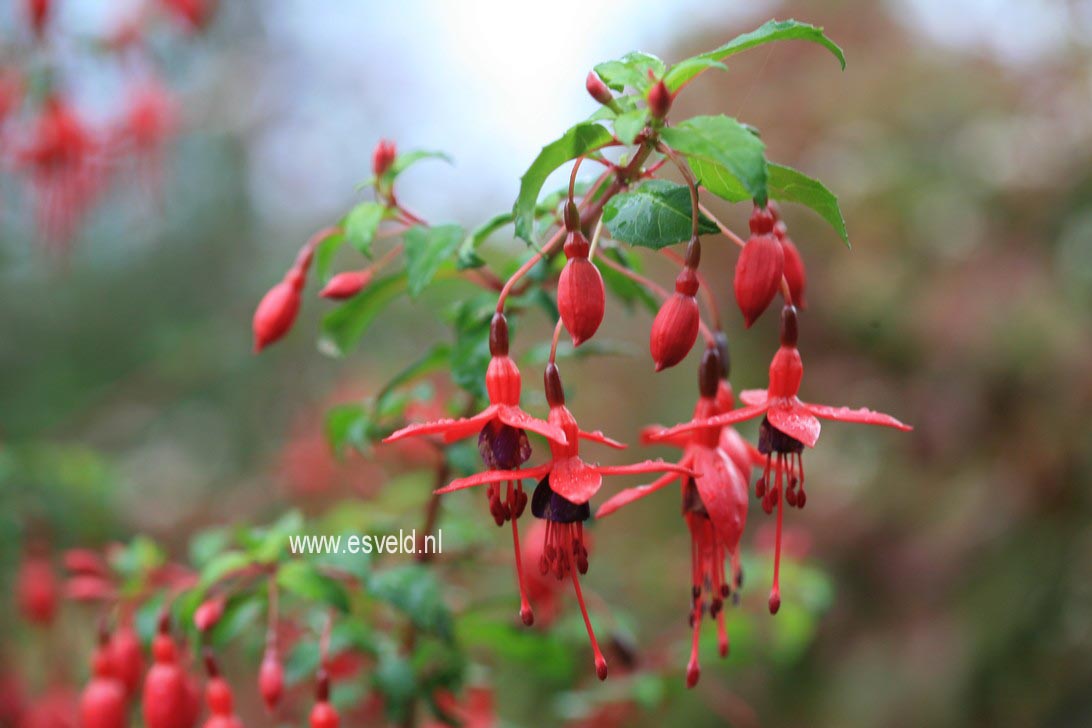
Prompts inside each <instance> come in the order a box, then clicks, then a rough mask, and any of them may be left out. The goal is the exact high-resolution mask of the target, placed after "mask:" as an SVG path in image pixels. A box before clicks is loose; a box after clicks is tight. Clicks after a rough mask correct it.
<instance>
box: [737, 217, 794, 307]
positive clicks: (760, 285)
mask: <svg viewBox="0 0 1092 728" xmlns="http://www.w3.org/2000/svg"><path fill="white" fill-rule="evenodd" d="M750 226H751V236H750V237H749V238H747V243H746V244H745V245H744V246H743V250H741V251H740V253H739V260H737V261H736V273H735V278H734V280H733V288H734V289H735V293H736V303H737V304H739V310H740V311H741V312H742V313H743V322H744V324H745V325H746V326H747V328H750V327H751V324H753V323H754V322H755V321H756V320H757V319H758V317H759V316H761V315H762V312H763V311H765V310H766V307H767V306H769V305H770V302H771V301H773V299H774V296H776V295H777V289H778V286H780V285H781V275H782V273H783V272H784V267H785V254H784V252H783V251H782V249H781V243H779V242H778V240H777V238H776V237H774V234H773V228H774V216H773V213H772V212H770V210H769V208H767V207H759V206H758V205H757V204H756V205H755V208H754V211H753V212H752V213H751V220H750Z"/></svg>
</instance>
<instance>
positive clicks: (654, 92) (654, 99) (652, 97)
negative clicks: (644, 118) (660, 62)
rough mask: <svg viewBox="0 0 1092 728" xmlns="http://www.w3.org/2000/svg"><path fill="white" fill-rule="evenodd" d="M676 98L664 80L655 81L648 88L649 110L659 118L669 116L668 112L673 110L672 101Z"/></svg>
mask: <svg viewBox="0 0 1092 728" xmlns="http://www.w3.org/2000/svg"><path fill="white" fill-rule="evenodd" d="M674 100H675V97H674V96H672V95H671V91H669V90H668V88H667V84H666V83H664V82H663V81H662V80H661V81H657V82H656V83H654V84H653V85H652V88H650V89H649V90H648V110H649V111H650V112H652V116H653V117H655V118H657V119H662V118H664V117H665V116H667V112H668V111H670V110H671V102H672V101H674Z"/></svg>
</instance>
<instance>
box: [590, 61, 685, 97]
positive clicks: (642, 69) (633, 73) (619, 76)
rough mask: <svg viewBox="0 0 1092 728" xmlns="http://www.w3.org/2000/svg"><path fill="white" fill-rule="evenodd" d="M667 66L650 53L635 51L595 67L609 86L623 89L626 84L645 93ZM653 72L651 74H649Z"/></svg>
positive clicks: (619, 89) (614, 88)
mask: <svg viewBox="0 0 1092 728" xmlns="http://www.w3.org/2000/svg"><path fill="white" fill-rule="evenodd" d="M666 68H667V66H666V65H665V64H664V62H663V61H661V60H660V59H659V58H657V57H656V56H654V55H652V54H650V53H641V52H639V51H633V52H631V53H627V54H626V55H624V56H622V57H621V58H619V59H618V60H617V61H606V62H604V63H600V64H599V65H598V66H596V67H595V72H596V73H598V74H599V78H601V79H603V83H605V84H606V85H607V88H611V89H613V90H615V91H622V90H624V89H625V87H626V86H629V87H630V88H632V89H634V90H636V91H639V92H640V93H641V94H644V93H645V91H647V90H648V87H649V86H651V85H652V82H653V80H654V79H658V78H660V77H661V76H663V74H664V71H665V70H666ZM649 72H651V74H652V75H651V76H649Z"/></svg>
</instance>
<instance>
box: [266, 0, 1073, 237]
mask: <svg viewBox="0 0 1092 728" xmlns="http://www.w3.org/2000/svg"><path fill="white" fill-rule="evenodd" d="M888 4H889V6H890V7H891V9H892V11H893V13H894V15H895V17H897V18H900V19H901V20H902V21H903V22H905V23H906V24H907V25H908V26H909V27H910V28H911V29H913V30H915V31H917V32H919V33H921V34H923V35H924V36H925V37H926V38H927V39H928V40H930V41H932V42H936V43H938V44H940V45H944V46H948V47H950V48H954V49H959V50H963V51H965V52H968V53H971V54H986V55H992V56H995V57H997V58H998V59H1000V60H1001V61H1002V62H1006V63H1010V64H1012V65H1014V66H1016V65H1019V64H1024V63H1030V62H1034V61H1036V60H1038V59H1041V58H1043V57H1044V56H1049V54H1050V53H1051V52H1053V51H1056V50H1058V49H1059V48H1061V47H1063V46H1064V45H1065V42H1066V39H1067V38H1070V37H1072V36H1071V34H1074V33H1077V32H1079V30H1078V29H1077V27H1078V26H1083V27H1085V28H1087V27H1088V26H1089V25H1090V24H1092V2H1089V1H1088V0H1081V1H1080V2H1055V1H1053V0H889V2H888ZM669 5H670V7H671V9H670V10H669V11H665V10H664V8H665V7H667V6H668V4H665V3H662V2H633V0H628V1H626V0H557V1H555V2H552V3H550V4H549V5H546V4H543V3H538V2H513V1H512V0H507V1H506V0H460V1H458V2H441V1H440V0H432V1H429V0H404V1H403V2H398V3H380V2H376V3H355V2H353V3H350V2H340V3H329V4H328V3H315V2H313V0H286V1H285V2H280V3H277V4H270V6H269V7H270V9H271V10H275V12H274V13H273V15H272V16H271V17H270V18H268V21H267V22H268V32H269V34H270V45H271V47H273V48H275V49H276V51H277V63H276V66H275V67H274V68H272V69H270V73H269V76H268V77H267V78H266V79H264V81H265V83H267V84H272V88H267V89H266V92H267V93H269V94H270V96H274V97H280V99H281V103H280V104H278V106H279V107H280V108H279V113H278V116H280V117H281V118H280V121H279V122H278V123H277V124H276V125H275V126H274V127H273V128H272V129H270V130H269V132H268V133H267V134H265V135H264V136H263V137H262V138H261V139H260V141H259V142H258V144H257V147H256V149H255V152H256V154H255V156H254V158H253V163H254V167H253V175H252V180H253V191H254V192H255V198H256V200H257V201H258V204H259V206H260V208H261V210H262V212H263V215H264V216H266V218H267V220H268V221H269V222H270V223H272V224H278V223H279V222H281V221H282V218H283V222H289V221H290V219H291V218H293V217H294V218H296V219H299V218H300V217H303V218H305V219H306V218H309V217H311V216H312V215H313V216H314V217H315V218H316V219H317V218H323V217H325V218H328V217H330V216H332V215H337V214H339V213H340V212H341V211H343V210H344V209H345V205H346V204H347V203H348V202H349V201H350V200H351V199H352V197H351V191H352V189H353V187H354V185H355V184H356V183H357V182H359V181H360V180H362V179H364V178H365V177H367V176H368V173H369V172H368V167H369V154H370V150H371V146H372V144H373V143H374V142H375V140H376V139H377V138H379V137H380V136H383V137H391V138H394V139H395V140H396V141H397V142H398V143H399V145H400V146H401V147H402V148H407V149H408V148H412V147H424V148H430V149H441V150H444V151H447V152H448V153H450V154H451V155H452V156H453V157H454V158H455V162H456V166H455V167H454V168H451V169H443V168H440V167H435V168H433V169H428V170H425V169H419V170H417V171H415V172H413V173H411V175H410V176H409V177H408V178H407V179H406V181H405V186H406V194H405V199H406V201H407V202H410V201H412V202H413V204H415V205H416V206H417V207H418V208H420V209H422V210H426V211H428V215H429V217H430V218H432V219H436V220H442V219H456V220H458V219H459V218H460V217H464V216H470V217H473V218H477V217H480V216H481V215H482V214H483V213H491V212H493V211H500V210H504V209H507V208H509V207H510V206H511V203H512V201H513V199H514V198H515V194H516V190H517V186H518V178H519V175H520V174H521V173H522V172H523V170H524V169H526V167H527V165H528V164H529V163H530V161H531V160H532V159H533V158H534V156H535V154H536V153H537V151H538V149H539V147H541V146H542V145H543V144H544V143H546V142H548V141H550V140H552V139H554V138H556V137H557V136H558V135H559V134H560V133H561V132H562V131H564V130H565V129H566V128H568V126H569V125H571V124H572V123H574V122H576V121H577V120H579V119H581V118H583V117H585V116H586V115H587V114H589V113H590V112H591V111H593V110H594V109H595V103H594V102H593V101H592V100H591V99H589V98H588V96H587V94H586V93H585V91H584V83H583V81H584V76H585V74H586V73H587V71H588V70H589V69H591V67H592V66H593V65H594V64H595V63H597V62H599V61H602V60H607V59H610V58H614V57H617V56H619V55H621V54H623V53H625V52H627V51H630V50H637V49H639V50H646V51H649V52H652V53H656V54H658V55H665V54H667V53H669V52H670V49H671V47H672V46H673V45H674V43H673V40H674V39H675V38H677V37H679V36H682V35H684V34H686V33H689V32H693V31H694V30H695V29H696V28H699V27H701V26H704V25H708V24H710V23H711V22H715V24H716V25H718V26H721V27H728V28H738V30H739V31H743V30H747V29H750V28H752V27H754V26H756V25H757V24H759V23H760V22H762V21H763V20H765V19H766V18H767V17H770V16H771V15H777V9H778V5H779V3H777V2H773V1H766V2H734V3H732V2H722V1H719V2H718V1H715V0H674V2H672V3H670V4H669ZM801 19H804V20H809V21H812V22H815V23H817V24H822V12H821V4H819V3H817V4H816V7H815V12H814V13H813V14H812V17H808V18H801ZM666 60H669V61H670V60H672V59H671V58H667V59H666ZM426 164H436V163H426ZM301 207H302V208H303V209H302V210H301ZM472 221H473V220H463V222H472Z"/></svg>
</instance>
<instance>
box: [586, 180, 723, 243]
mask: <svg viewBox="0 0 1092 728" xmlns="http://www.w3.org/2000/svg"><path fill="white" fill-rule="evenodd" d="M692 215H693V205H692V204H691V201H690V189H689V188H688V187H687V186H686V185H680V184H676V183H674V182H669V181H667V180H662V179H653V180H648V181H647V182H644V183H642V184H641V185H640V186H638V187H635V188H634V189H633V190H631V191H629V192H623V193H621V194H618V195H615V196H614V197H612V198H611V199H610V200H609V201H608V202H607V204H606V206H605V207H604V208H603V223H604V224H605V225H606V226H607V230H609V231H610V234H611V237H612V238H614V239H615V240H620V241H621V242H623V243H629V244H630V245H640V246H642V247H645V248H652V249H653V250H659V249H660V248H663V247H666V246H668V245H674V244H675V243H681V242H683V241H684V240H689V239H690V235H691V231H692V224H693V217H692ZM715 232H717V226H716V225H714V224H713V223H712V222H711V221H710V220H709V218H707V217H706V216H705V215H700V217H699V220H698V233H699V234H701V235H708V234H710V233H715Z"/></svg>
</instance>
